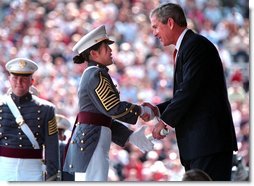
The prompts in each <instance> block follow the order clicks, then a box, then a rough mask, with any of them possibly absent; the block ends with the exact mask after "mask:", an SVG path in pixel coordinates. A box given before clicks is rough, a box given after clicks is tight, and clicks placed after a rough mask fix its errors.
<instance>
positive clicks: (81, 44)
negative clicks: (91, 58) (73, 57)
mask: <svg viewBox="0 0 254 186" xmlns="http://www.w3.org/2000/svg"><path fill="white" fill-rule="evenodd" d="M104 40H107V43H108V44H112V43H114V41H112V40H110V39H109V37H108V35H107V33H106V29H105V25H101V26H99V27H97V28H95V29H94V30H92V31H90V32H89V33H88V34H86V35H85V36H83V37H82V38H81V39H80V40H79V41H78V42H77V43H76V44H75V45H74V47H73V48H72V50H73V51H74V52H78V53H79V54H80V53H82V52H83V51H85V50H86V49H88V48H90V47H92V46H94V45H95V44H97V43H99V42H101V41H104Z"/></svg>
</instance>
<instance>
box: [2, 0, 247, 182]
mask: <svg viewBox="0 0 254 186" xmlns="http://www.w3.org/2000/svg"><path fill="white" fill-rule="evenodd" d="M162 2H166V1H163V0H161V1H159V0H154V1H146V0H100V1H96V0H36V1H35V0H1V1H0V55H1V58H0V73H1V76H0V81H1V83H0V94H4V93H6V92H7V90H8V89H9V83H8V81H7V80H8V79H7V78H8V73H7V71H6V70H5V64H6V62H7V61H9V60H10V59H13V58H15V57H26V58H29V59H32V60H34V61H36V62H37V63H38V65H39V70H38V71H37V72H36V73H35V74H34V78H35V84H34V85H35V87H36V88H37V89H38V92H39V96H40V97H42V98H44V99H47V100H49V101H51V102H53V103H54V104H55V105H56V108H57V113H58V114H62V115H65V116H66V117H67V118H68V119H69V120H70V121H71V123H74V120H75V117H76V114H77V112H78V102H77V87H78V83H79V79H80V77H81V74H82V72H83V69H84V68H85V65H86V64H82V65H76V64H74V63H73V61H72V57H73V56H74V55H75V54H74V53H73V52H72V47H73V45H74V43H76V42H77V41H78V40H79V39H80V38H81V37H82V36H83V35H85V34H86V33H87V32H88V31H90V30H92V29H93V28H94V27H96V26H99V25H101V24H105V25H106V29H107V32H108V33H109V35H110V37H111V39H113V40H115V41H116V43H115V44H114V45H111V46H112V50H113V57H114V61H115V64H114V65H111V66H110V67H109V69H110V74H111V76H112V77H113V79H114V81H115V84H116V85H117V88H118V89H119V91H120V96H121V100H128V101H130V102H134V103H142V102H143V101H148V102H151V103H153V104H157V103H160V102H161V101H163V100H165V99H168V98H170V97H171V96H172V79H173V68H174V67H173V60H172V53H173V52H172V50H173V48H171V47H166V48H165V47H163V46H161V45H160V42H159V41H158V40H157V39H156V38H155V37H154V36H153V35H152V31H151V27H150V22H149V12H150V10H151V9H153V8H155V7H156V5H158V4H159V3H162ZM167 2H168V1H167ZM171 2H176V3H179V4H180V5H181V6H182V7H183V8H184V10H185V13H186V16H187V17H188V27H189V28H191V29H193V30H194V31H195V32H197V33H200V34H202V35H204V36H206V37H207V38H208V39H209V40H211V41H212V42H213V43H214V45H216V47H217V48H218V51H219V53H220V56H221V59H222V62H223V65H224V69H225V76H226V81H227V85H228V94H229V99H230V103H231V106H232V115H233V120H234V124H235V129H236V133H237V140H238V148H239V151H238V152H237V154H236V156H237V157H241V163H242V165H243V167H244V170H246V169H248V167H249V152H250V147H249V124H250V122H249V121H250V120H249V119H250V115H249V114H250V113H249V110H250V108H249V106H250V104H249V103H250V102H249V63H250V61H249V54H250V51H249V48H250V46H249V35H250V33H249V31H250V25H249V5H248V3H249V2H248V0H172V1H171ZM214 75H216V74H214ZM143 124H144V122H143V121H142V120H141V119H140V120H139V121H138V123H137V124H136V125H134V126H133V125H128V124H126V125H128V126H129V127H130V128H132V129H136V128H137V127H140V126H141V125H143ZM154 124H155V121H150V122H148V123H146V125H148V126H149V127H148V129H147V130H146V133H147V135H148V134H149V133H151V130H152V128H153V125H154ZM70 130H71V128H70ZM70 130H69V131H68V132H70ZM154 143H155V148H154V150H153V151H150V152H148V153H146V154H143V153H142V152H140V151H139V150H138V149H136V148H135V147H134V146H131V145H129V146H126V147H125V148H120V147H118V146H116V145H115V144H112V145H111V150H110V158H111V167H110V173H109V179H110V180H112V181H118V180H121V181H123V180H124V181H180V180H181V179H182V175H183V173H184V170H183V168H182V166H181V164H180V160H179V155H178V149H177V145H176V140H175V133H174V130H173V129H172V130H171V131H170V134H169V135H168V136H167V137H166V138H164V139H163V140H161V141H155V142H154ZM236 170H237V167H236V168H235V171H236ZM239 170H240V169H239ZM234 175H235V174H234ZM240 175H241V174H240ZM243 175H244V176H238V178H237V179H235V178H234V179H235V180H246V179H247V177H248V174H247V175H246V174H243Z"/></svg>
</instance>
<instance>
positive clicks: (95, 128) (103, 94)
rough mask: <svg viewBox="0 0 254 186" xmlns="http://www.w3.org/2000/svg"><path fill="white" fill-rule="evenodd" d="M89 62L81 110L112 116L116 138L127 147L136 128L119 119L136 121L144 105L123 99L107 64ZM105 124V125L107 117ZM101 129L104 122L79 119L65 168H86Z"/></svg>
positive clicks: (82, 89)
mask: <svg viewBox="0 0 254 186" xmlns="http://www.w3.org/2000/svg"><path fill="white" fill-rule="evenodd" d="M88 64H89V66H88V68H87V69H86V70H85V71H84V72H83V74H82V77H81V81H80V85H79V90H78V97H79V109H80V112H88V113H96V114H101V115H102V116H103V117H104V116H105V117H109V118H110V119H111V118H112V123H111V127H110V128H111V132H112V141H113V142H114V143H116V144H117V145H119V146H122V147H123V146H124V145H125V143H126V142H127V140H128V138H129V136H130V135H131V134H132V132H133V131H131V130H129V129H128V128H127V127H126V126H124V125H123V124H121V123H120V122H117V121H116V120H115V119H117V120H120V121H123V122H127V123H130V124H136V122H137V119H138V117H139V115H140V107H139V106H137V105H134V104H132V103H129V102H125V101H120V97H119V92H118V90H117V89H116V87H115V85H114V84H113V82H112V79H111V77H110V76H109V74H108V68H107V67H106V66H103V65H99V64H97V63H96V62H93V61H90V62H89V63H88ZM97 119H99V118H97ZM105 122H106V121H105ZM101 125H103V119H102V121H101ZM100 131H101V126H100V125H94V124H91V123H90V124H89V123H81V124H79V123H77V124H76V125H75V126H74V129H73V133H72V137H71V140H70V144H69V147H68V150H67V153H66V158H65V164H64V171H67V172H70V173H74V172H86V169H87V166H88V164H89V161H90V159H91V157H92V155H93V152H94V150H95V148H96V145H97V143H98V141H99V136H100Z"/></svg>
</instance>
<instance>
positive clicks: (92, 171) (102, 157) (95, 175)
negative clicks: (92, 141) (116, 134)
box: [75, 126, 111, 181]
mask: <svg viewBox="0 0 254 186" xmlns="http://www.w3.org/2000/svg"><path fill="white" fill-rule="evenodd" d="M110 144H111V129H110V128H108V127H104V126H102V127H101V134H100V139H99V141H98V144H97V146H96V148H95V150H94V153H93V155H92V158H91V160H90V162H89V164H88V167H87V170H86V173H84V174H83V173H75V181H107V180H108V170H109V149H110ZM81 176H84V177H83V179H82V178H81Z"/></svg>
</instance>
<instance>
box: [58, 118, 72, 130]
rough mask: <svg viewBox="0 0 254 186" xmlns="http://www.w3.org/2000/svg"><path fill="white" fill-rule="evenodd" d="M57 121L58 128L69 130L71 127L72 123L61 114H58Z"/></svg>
mask: <svg viewBox="0 0 254 186" xmlns="http://www.w3.org/2000/svg"><path fill="white" fill-rule="evenodd" d="M56 123H57V128H58V129H64V130H67V129H69V128H70V127H71V123H70V122H69V120H68V119H67V118H66V117H65V116H64V115H61V114H56Z"/></svg>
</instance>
